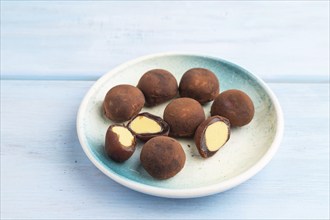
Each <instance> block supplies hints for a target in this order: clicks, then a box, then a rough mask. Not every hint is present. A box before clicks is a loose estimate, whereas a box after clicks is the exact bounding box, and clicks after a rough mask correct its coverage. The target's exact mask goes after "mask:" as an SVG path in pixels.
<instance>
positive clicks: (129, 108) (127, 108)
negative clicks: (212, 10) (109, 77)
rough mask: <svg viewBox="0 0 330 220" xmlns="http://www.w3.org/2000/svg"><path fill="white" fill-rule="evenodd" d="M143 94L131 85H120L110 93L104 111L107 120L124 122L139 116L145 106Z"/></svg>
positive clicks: (105, 101)
mask: <svg viewBox="0 0 330 220" xmlns="http://www.w3.org/2000/svg"><path fill="white" fill-rule="evenodd" d="M144 102H145V100H144V96H143V93H142V92H141V91H140V90H139V89H138V88H136V87H134V86H131V85H118V86H115V87H113V88H112V89H110V90H109V91H108V93H107V94H106V96H105V98H104V102H103V109H104V112H105V115H106V117H107V118H109V119H110V120H112V121H114V122H124V121H127V120H129V119H131V118H132V117H133V116H135V115H136V114H138V113H139V112H140V111H141V109H142V107H143V106H144Z"/></svg>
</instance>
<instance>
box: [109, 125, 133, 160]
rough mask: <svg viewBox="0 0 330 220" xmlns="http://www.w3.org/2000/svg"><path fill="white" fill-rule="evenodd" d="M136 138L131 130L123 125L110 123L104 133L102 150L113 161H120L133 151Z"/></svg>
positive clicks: (127, 157)
mask: <svg viewBox="0 0 330 220" xmlns="http://www.w3.org/2000/svg"><path fill="white" fill-rule="evenodd" d="M135 146H136V138H135V136H134V135H133V134H132V132H131V131H130V130H129V129H128V128H126V127H125V126H123V125H111V126H110V127H109V128H108V130H107V133H106V135H105V145H104V150H105V152H106V154H107V155H108V156H109V157H110V158H111V159H112V160H113V161H115V162H118V163H122V162H124V161H126V160H128V159H129V158H130V157H131V156H132V155H133V153H134V151H135Z"/></svg>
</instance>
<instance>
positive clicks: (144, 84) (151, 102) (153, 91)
mask: <svg viewBox="0 0 330 220" xmlns="http://www.w3.org/2000/svg"><path fill="white" fill-rule="evenodd" d="M137 87H138V88H139V89H140V90H141V91H142V92H143V94H144V97H145V99H146V105H148V106H155V105H158V104H160V103H163V102H166V101H168V100H170V99H172V98H174V97H175V96H176V95H177V93H178V83H177V81H176V79H175V77H174V76H173V75H172V74H171V73H170V72H168V71H166V70H162V69H154V70H150V71H148V72H146V73H145V74H143V76H142V77H141V79H140V80H139V83H138V85H137Z"/></svg>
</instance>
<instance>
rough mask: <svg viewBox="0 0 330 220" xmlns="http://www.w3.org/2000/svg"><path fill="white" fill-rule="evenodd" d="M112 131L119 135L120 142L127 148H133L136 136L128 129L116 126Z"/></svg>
mask: <svg viewBox="0 0 330 220" xmlns="http://www.w3.org/2000/svg"><path fill="white" fill-rule="evenodd" d="M112 131H113V132H115V133H116V134H117V136H118V139H119V142H120V143H121V144H122V145H123V146H125V147H129V146H132V144H133V141H134V136H133V135H132V133H131V132H130V131H129V130H128V129H127V128H124V127H121V126H115V127H113V128H112Z"/></svg>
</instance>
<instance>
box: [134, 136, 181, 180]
mask: <svg viewBox="0 0 330 220" xmlns="http://www.w3.org/2000/svg"><path fill="white" fill-rule="evenodd" d="M140 161H141V164H142V166H143V168H144V169H145V170H146V171H147V172H148V173H149V174H150V175H151V176H152V177H154V178H156V179H161V180H163V179H168V178H171V177H173V176H175V175H176V174H177V173H179V172H180V171H181V170H182V168H183V167H184V164H185V161H186V155H185V153H184V151H183V149H182V146H181V145H180V143H179V142H178V141H176V140H175V139H173V138H170V137H165V136H158V137H154V138H152V139H150V140H149V141H148V142H146V143H145V144H144V146H143V147H142V151H141V154H140Z"/></svg>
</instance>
